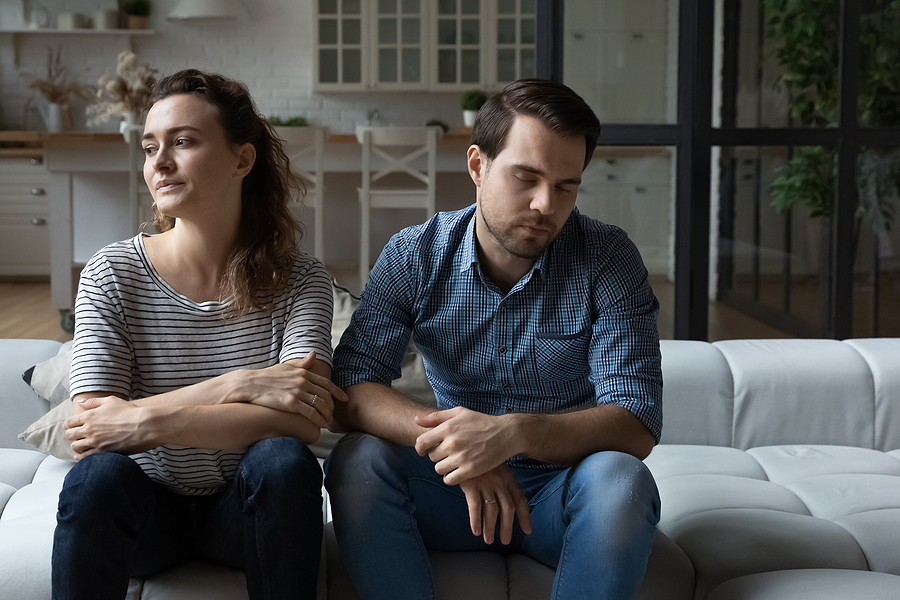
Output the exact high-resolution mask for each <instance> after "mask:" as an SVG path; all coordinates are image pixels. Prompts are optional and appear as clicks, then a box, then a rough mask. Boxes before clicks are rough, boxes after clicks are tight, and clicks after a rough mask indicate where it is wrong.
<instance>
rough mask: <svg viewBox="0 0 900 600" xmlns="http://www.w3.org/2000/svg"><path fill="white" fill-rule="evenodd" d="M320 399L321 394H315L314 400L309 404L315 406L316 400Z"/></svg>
mask: <svg viewBox="0 0 900 600" xmlns="http://www.w3.org/2000/svg"><path fill="white" fill-rule="evenodd" d="M318 399H319V395H318V394H315V395H314V396H313V399H312V402H310V403H309V405H310V406H315V405H316V400H318Z"/></svg>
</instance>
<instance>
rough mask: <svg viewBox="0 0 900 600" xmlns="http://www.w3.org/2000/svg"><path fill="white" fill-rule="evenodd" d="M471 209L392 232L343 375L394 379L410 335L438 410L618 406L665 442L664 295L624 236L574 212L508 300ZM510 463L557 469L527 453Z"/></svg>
mask: <svg viewBox="0 0 900 600" xmlns="http://www.w3.org/2000/svg"><path fill="white" fill-rule="evenodd" d="M474 214H475V206H474V205H473V206H470V207H469V208H467V209H463V210H461V211H456V212H449V213H439V214H438V215H436V216H434V217H433V218H431V219H430V220H429V221H428V222H426V223H424V224H423V225H418V226H415V227H409V228H407V229H404V230H403V231H401V232H400V233H398V234H397V235H395V236H394V237H393V238H391V241H390V242H388V245H387V246H386V247H385V249H384V251H383V252H382V254H381V256H380V257H379V259H378V261H377V262H376V264H375V267H374V268H373V269H372V273H371V274H370V276H369V281H368V284H367V285H366V288H365V291H364V292H363V294H362V298H361V301H360V305H359V308H357V310H356V312H355V313H354V314H353V318H352V320H351V322H350V325H349V327H348V328H347V330H346V331H345V332H344V335H343V337H342V338H341V342H340V344H339V345H338V347H337V349H336V350H335V357H334V359H335V369H334V379H335V383H337V385H339V386H341V387H347V386H350V385H354V384H356V383H362V382H367V381H369V382H375V383H381V384H384V385H390V384H391V381H393V380H394V379H397V378H398V377H400V361H401V359H402V357H403V353H404V350H405V348H406V345H407V343H408V340H409V338H410V334H412V338H413V340H414V341H415V343H416V346H417V347H418V348H419V350H420V351H421V353H422V356H423V358H424V360H425V369H426V372H427V374H428V379H429V381H430V382H431V385H432V387H433V388H434V391H435V396H436V397H437V402H438V407H439V408H442V409H447V408H453V407H454V406H464V407H466V408H469V409H472V410H476V411H479V412H482V413H486V414H490V415H498V414H504V413H510V412H525V413H562V412H571V411H577V410H582V409H586V408H589V407H591V406H597V405H617V406H621V407H623V408H625V409H627V410H629V411H631V412H632V413H633V414H635V415H636V416H637V417H638V418H639V419H640V420H641V422H643V423H644V424H645V425H646V426H647V428H648V429H649V430H650V432H651V433H652V434H653V435H654V437H655V438H656V439H657V441H658V440H659V436H660V433H661V428H662V372H661V368H660V351H659V337H658V333H657V329H656V315H657V313H658V311H659V303H658V302H657V300H656V298H655V297H654V295H653V291H652V290H651V289H650V286H649V285H648V283H647V270H646V268H644V264H643V262H642V261H641V257H640V254H639V253H638V251H637V248H635V246H634V244H633V243H632V242H631V240H629V239H628V236H627V235H626V234H625V232H623V231H622V230H621V229H619V228H618V227H614V226H611V225H605V224H603V223H600V222H599V221H595V220H593V219H590V218H588V217H585V216H584V215H582V214H581V213H579V212H578V210H577V209H575V210H574V211H573V212H572V215H571V216H570V217H569V219H568V220H567V221H566V224H565V225H564V226H563V229H562V230H561V232H560V234H559V236H558V237H557V239H556V240H555V241H554V242H553V243H552V244H551V245H550V246H549V247H548V248H547V249H546V250H545V251H544V253H543V254H542V255H541V256H540V257H539V258H538V260H537V261H536V263H535V265H534V267H533V268H532V269H531V270H530V271H529V272H528V273H527V274H526V275H525V276H524V277H522V279H521V280H520V281H519V282H518V283H517V284H516V285H515V286H514V287H513V288H512V289H511V290H510V291H509V293H507V294H505V295H504V294H503V292H502V291H501V290H500V289H499V288H498V287H497V286H496V285H495V284H494V283H493V282H491V281H490V280H489V279H488V278H487V277H486V276H485V275H484V274H483V273H482V271H481V269H480V267H479V263H478V254H477V252H476V248H475V235H474V231H475V229H474V227H475V218H474ZM560 443H564V440H560ZM509 464H510V465H512V466H525V467H539V468H543V467H552V465H545V464H544V463H539V462H538V461H534V460H531V459H526V458H523V457H514V458H513V459H511V460H510V461H509Z"/></svg>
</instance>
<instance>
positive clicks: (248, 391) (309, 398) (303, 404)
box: [226, 352, 347, 428]
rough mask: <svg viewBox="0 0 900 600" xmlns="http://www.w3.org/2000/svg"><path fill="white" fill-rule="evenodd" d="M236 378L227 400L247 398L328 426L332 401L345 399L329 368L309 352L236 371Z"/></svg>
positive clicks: (255, 402) (331, 412)
mask: <svg viewBox="0 0 900 600" xmlns="http://www.w3.org/2000/svg"><path fill="white" fill-rule="evenodd" d="M233 376H234V377H235V378H236V379H237V384H236V385H235V387H234V389H233V391H232V392H231V393H230V394H229V395H228V396H227V398H226V401H227V402H250V403H253V404H258V405H260V406H267V407H269V408H274V409H276V410H281V411H286V412H292V413H297V414H300V415H303V416H304V417H306V418H307V419H309V420H310V421H312V422H313V423H315V424H316V425H318V426H319V427H320V428H324V427H328V425H329V424H330V423H331V420H332V416H333V414H334V401H335V400H340V401H341V402H347V394H345V393H344V391H343V390H342V389H341V388H339V387H338V386H336V385H335V384H334V383H332V381H331V368H330V367H329V366H328V365H327V364H326V363H324V362H323V361H320V360H317V359H316V353H315V352H310V353H309V355H308V356H306V357H305V358H297V359H292V360H288V361H285V362H283V363H280V364H277V365H273V366H271V367H267V368H265V369H255V370H249V369H243V370H240V371H235V372H234V375H233Z"/></svg>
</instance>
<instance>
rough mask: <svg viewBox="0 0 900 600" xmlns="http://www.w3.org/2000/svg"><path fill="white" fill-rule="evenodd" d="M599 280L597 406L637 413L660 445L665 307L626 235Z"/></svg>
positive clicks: (594, 347)
mask: <svg viewBox="0 0 900 600" xmlns="http://www.w3.org/2000/svg"><path fill="white" fill-rule="evenodd" d="M600 267H601V268H599V269H598V270H597V271H596V274H595V277H596V278H597V279H596V281H597V282H598V285H597V286H596V287H595V289H597V290H602V291H603V293H598V294H596V295H595V296H594V312H595V315H596V317H595V319H594V323H593V332H592V336H591V344H590V355H589V360H590V363H591V369H592V371H593V375H594V382H595V389H596V394H597V403H598V404H601V405H608V404H612V405H616V406H621V407H622V408H625V409H627V410H629V411H630V412H632V413H633V414H634V415H635V416H636V417H637V418H638V419H640V421H641V422H642V423H643V424H644V425H645V426H646V427H647V429H649V430H650V433H652V434H653V437H654V438H656V441H657V443H658V442H659V439H660V435H661V433H662V385H663V381H662V366H661V362H662V361H661V356H660V351H659V332H658V330H657V326H656V317H657V314H658V313H659V302H658V301H657V299H656V297H655V296H654V295H653V290H651V289H650V284H649V283H648V282H647V269H646V268H645V267H644V264H643V261H642V260H641V257H640V254H639V253H638V250H637V248H636V247H635V246H634V244H633V243H632V242H631V240H629V239H628V238H627V236H625V235H624V234H622V236H621V237H620V238H619V239H618V240H616V241H615V242H614V243H613V244H611V247H610V253H609V255H608V258H607V260H606V261H604V263H603V264H601V265H600Z"/></svg>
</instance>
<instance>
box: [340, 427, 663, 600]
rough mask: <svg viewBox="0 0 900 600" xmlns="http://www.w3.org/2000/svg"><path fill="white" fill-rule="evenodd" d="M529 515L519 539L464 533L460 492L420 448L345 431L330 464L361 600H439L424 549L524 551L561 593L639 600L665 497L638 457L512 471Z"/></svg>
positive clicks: (344, 546) (603, 456)
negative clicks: (527, 529)
mask: <svg viewBox="0 0 900 600" xmlns="http://www.w3.org/2000/svg"><path fill="white" fill-rule="evenodd" d="M513 474H514V476H515V478H516V480H517V481H518V483H519V486H520V487H521V488H522V491H523V492H524V494H525V497H526V498H528V501H529V502H528V504H529V508H530V511H531V523H532V533H531V534H530V535H526V534H525V533H524V532H523V531H522V529H521V528H520V527H519V525H518V521H516V523H515V526H514V530H513V538H512V542H511V543H510V544H509V545H508V546H503V545H502V544H501V543H500V542H499V541H497V540H499V534H497V537H496V538H495V542H494V543H493V544H491V545H490V546H488V545H487V544H485V543H484V540H483V539H482V538H480V537H475V536H474V535H472V532H471V530H470V528H469V513H468V508H467V505H466V499H465V495H464V494H463V493H462V491H461V490H460V488H459V486H448V485H446V484H444V483H443V481H442V480H441V477H440V476H439V475H438V474H437V473H435V471H434V464H433V463H432V462H431V461H430V460H429V459H428V458H427V457H420V456H419V455H418V454H416V452H415V450H414V449H413V448H410V447H407V446H400V445H397V444H393V443H391V442H386V441H384V440H381V439H379V438H376V437H373V436H370V435H366V434H351V435H348V436H345V437H344V438H343V439H342V440H341V441H340V443H339V444H338V445H337V447H336V448H335V449H334V451H333V452H332V454H331V456H330V457H329V459H328V461H327V462H326V477H325V487H326V488H327V489H328V491H329V493H330V494H331V506H332V510H333V513H334V532H335V535H336V536H337V540H338V544H339V546H340V548H341V554H342V556H343V558H344V561H345V563H346V564H347V569H348V570H349V572H350V576H351V577H352V579H353V582H354V584H355V585H356V589H357V591H358V592H359V594H360V597H362V598H363V599H364V600H376V599H384V600H389V599H391V600H393V599H396V598H417V599H427V598H432V599H433V598H434V582H433V579H432V572H431V564H430V562H429V560H428V553H427V550H429V549H430V550H449V551H475V550H490V551H495V552H500V553H504V554H508V553H512V552H517V553H521V554H525V555H526V556H530V557H531V558H533V559H535V560H537V561H539V562H541V563H544V564H545V565H548V566H550V567H554V568H556V579H555V580H554V582H553V594H552V597H553V598H554V599H558V600H561V599H569V598H596V599H603V600H612V599H629V598H632V597H633V596H634V595H635V593H636V592H637V590H638V588H639V587H640V584H641V581H642V579H643V576H644V571H645V570H646V568H647V560H648V558H649V556H650V548H651V546H652V545H653V540H654V537H655V535H656V524H657V522H658V521H659V493H658V491H657V489H656V483H655V482H654V481H653V477H652V475H651V474H650V471H649V470H648V469H647V468H646V467H645V466H644V463H642V462H641V461H640V460H638V459H636V458H634V457H633V456H630V455H627V454H622V453H618V452H599V453H597V454H592V455H590V456H588V457H587V458H585V459H584V460H583V461H581V462H580V463H578V464H577V465H575V466H573V467H571V468H568V469H561V470H551V471H545V470H540V469H513Z"/></svg>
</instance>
